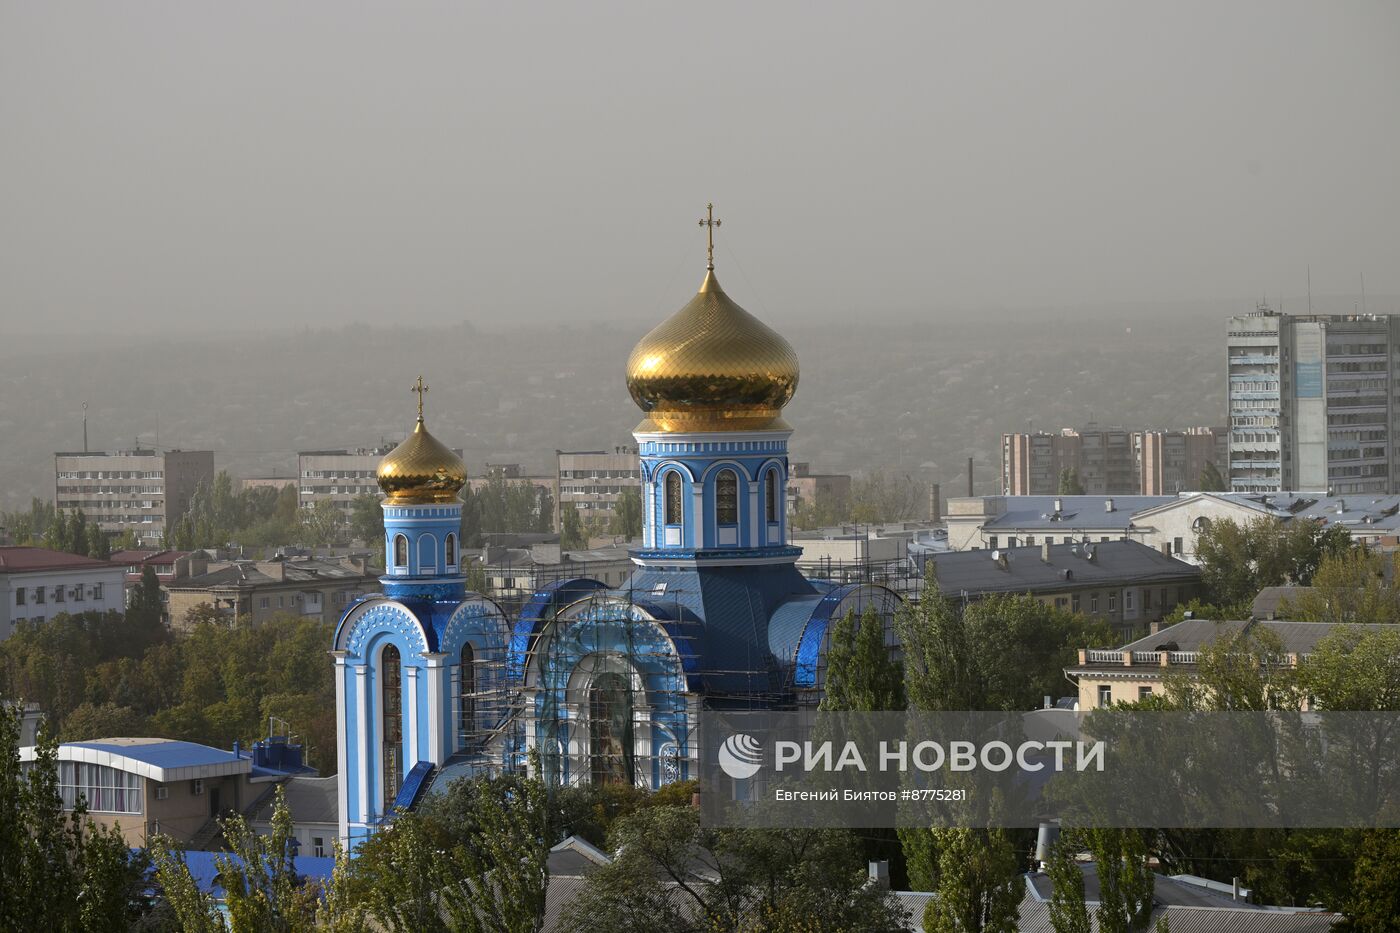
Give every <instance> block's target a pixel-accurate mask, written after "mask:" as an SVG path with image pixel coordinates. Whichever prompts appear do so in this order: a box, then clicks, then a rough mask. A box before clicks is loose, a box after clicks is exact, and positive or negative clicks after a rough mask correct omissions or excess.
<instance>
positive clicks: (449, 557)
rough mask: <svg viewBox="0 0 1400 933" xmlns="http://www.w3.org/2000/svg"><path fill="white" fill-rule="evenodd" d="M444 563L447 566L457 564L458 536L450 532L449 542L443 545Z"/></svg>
mask: <svg viewBox="0 0 1400 933" xmlns="http://www.w3.org/2000/svg"><path fill="white" fill-rule="evenodd" d="M442 553H443V565H444V566H446V567H455V566H457V536H456V535H454V534H449V535H448V536H447V543H446V544H445V545H443V552H442Z"/></svg>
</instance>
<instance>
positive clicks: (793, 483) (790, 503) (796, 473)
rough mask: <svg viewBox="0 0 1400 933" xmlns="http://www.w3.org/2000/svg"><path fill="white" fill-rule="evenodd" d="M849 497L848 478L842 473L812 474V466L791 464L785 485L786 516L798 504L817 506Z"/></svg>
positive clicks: (796, 462)
mask: <svg viewBox="0 0 1400 933" xmlns="http://www.w3.org/2000/svg"><path fill="white" fill-rule="evenodd" d="M850 497H851V478H850V476H848V475H846V474H844V473H813V472H812V465H811V464H809V463H805V462H803V461H795V462H794V463H793V464H792V470H791V472H789V473H788V485H787V511H788V515H792V513H793V512H794V511H795V510H796V509H797V505H798V503H799V502H801V503H806V504H807V505H818V504H820V503H824V502H829V501H830V502H840V501H842V500H846V499H849V498H850Z"/></svg>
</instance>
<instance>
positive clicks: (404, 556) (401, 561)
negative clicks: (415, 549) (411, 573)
mask: <svg viewBox="0 0 1400 933" xmlns="http://www.w3.org/2000/svg"><path fill="white" fill-rule="evenodd" d="M394 566H395V567H407V566H408V538H406V537H405V536H403V535H394Z"/></svg>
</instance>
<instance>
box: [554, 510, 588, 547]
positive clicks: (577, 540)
mask: <svg viewBox="0 0 1400 933" xmlns="http://www.w3.org/2000/svg"><path fill="white" fill-rule="evenodd" d="M559 546H560V547H561V548H563V549H564V550H566V551H581V550H583V549H584V548H586V547H588V532H586V531H585V530H584V528H583V519H582V518H581V517H580V516H579V514H578V509H576V508H573V507H572V506H569V505H566V506H564V527H563V530H562V531H560V533H559Z"/></svg>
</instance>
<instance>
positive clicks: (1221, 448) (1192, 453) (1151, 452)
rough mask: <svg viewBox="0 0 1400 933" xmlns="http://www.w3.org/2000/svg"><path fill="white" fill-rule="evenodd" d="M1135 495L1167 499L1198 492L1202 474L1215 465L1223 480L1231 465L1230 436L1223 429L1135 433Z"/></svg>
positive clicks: (1227, 431) (1188, 429)
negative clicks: (1136, 467)
mask: <svg viewBox="0 0 1400 933" xmlns="http://www.w3.org/2000/svg"><path fill="white" fill-rule="evenodd" d="M1133 445H1134V447H1135V448H1136V457H1137V464H1138V484H1139V485H1138V492H1140V493H1141V494H1142V495H1144V496H1164V495H1165V496H1170V495H1173V494H1175V493H1178V492H1188V491H1193V490H1198V489H1200V488H1201V482H1200V480H1201V474H1202V473H1203V472H1204V471H1205V469H1206V467H1207V466H1208V465H1214V466H1215V468H1216V469H1217V470H1219V471H1220V475H1221V476H1222V477H1223V476H1224V475H1225V471H1226V470H1227V469H1228V468H1229V463H1230V432H1229V430H1227V429H1225V428H1187V429H1186V430H1185V431H1138V432H1135V433H1134V435H1133Z"/></svg>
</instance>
